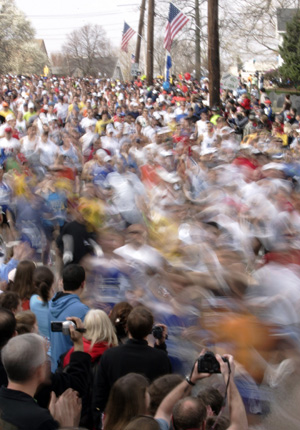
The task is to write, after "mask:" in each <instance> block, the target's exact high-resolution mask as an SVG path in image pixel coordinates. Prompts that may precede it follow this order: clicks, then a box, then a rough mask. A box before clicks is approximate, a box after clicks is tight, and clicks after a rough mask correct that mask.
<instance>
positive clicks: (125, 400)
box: [104, 373, 149, 430]
mask: <svg viewBox="0 0 300 430" xmlns="http://www.w3.org/2000/svg"><path fill="white" fill-rule="evenodd" d="M148 385H149V383H148V380H147V379H146V378H145V377H144V376H142V375H138V374H137V373H128V374H127V375H125V376H122V377H121V378H119V379H118V380H117V381H116V382H115V383H114V385H113V386H112V389H111V391H110V394H109V398H108V402H107V405H106V409H105V421H104V426H105V428H107V429H109V430H123V429H124V427H125V426H126V425H127V424H128V423H129V422H130V420H131V419H132V418H133V417H136V416H137V415H143V414H144V415H145V414H146V413H147V410H148V406H149V394H148V392H147V387H148Z"/></svg>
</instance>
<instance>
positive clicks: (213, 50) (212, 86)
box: [207, 0, 220, 107]
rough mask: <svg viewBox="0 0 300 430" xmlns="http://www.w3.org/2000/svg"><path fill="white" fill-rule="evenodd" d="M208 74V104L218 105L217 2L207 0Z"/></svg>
mask: <svg viewBox="0 0 300 430" xmlns="http://www.w3.org/2000/svg"><path fill="white" fill-rule="evenodd" d="M207 12H208V13H207V18H208V73H209V104H210V106H211V107H212V106H216V105H219V103H220V53H219V5H218V0H208V11H207Z"/></svg>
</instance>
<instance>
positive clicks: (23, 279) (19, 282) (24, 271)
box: [12, 260, 36, 300]
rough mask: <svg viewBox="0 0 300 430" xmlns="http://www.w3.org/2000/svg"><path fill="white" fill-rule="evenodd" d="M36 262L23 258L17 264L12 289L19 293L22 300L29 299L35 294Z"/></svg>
mask: <svg viewBox="0 0 300 430" xmlns="http://www.w3.org/2000/svg"><path fill="white" fill-rule="evenodd" d="M34 271H35V264H34V263H33V261H30V260H23V261H20V263H19V264H18V266H17V270H16V275H15V279H14V284H13V287H12V291H15V292H16V293H18V294H19V296H20V298H21V300H28V299H30V297H31V296H32V294H34V293H35V292H36V291H35V288H34V286H33V272H34Z"/></svg>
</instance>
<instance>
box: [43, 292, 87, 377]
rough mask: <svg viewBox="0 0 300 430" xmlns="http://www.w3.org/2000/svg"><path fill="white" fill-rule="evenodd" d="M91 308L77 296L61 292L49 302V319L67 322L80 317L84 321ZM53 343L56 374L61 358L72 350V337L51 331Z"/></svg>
mask: <svg viewBox="0 0 300 430" xmlns="http://www.w3.org/2000/svg"><path fill="white" fill-rule="evenodd" d="M88 311H89V308H88V307H87V306H86V305H84V304H83V303H81V301H80V298H79V296H77V294H70V293H64V292H59V293H56V294H55V296H54V297H53V299H51V300H50V302H49V317H50V322H51V321H65V320H66V318H67V317H78V318H80V319H81V320H82V321H83V320H84V317H85V315H86V314H87V312H88ZM50 342H51V371H52V372H55V370H56V368H57V361H58V360H59V357H60V356H61V355H62V354H64V353H65V352H66V351H68V350H69V349H70V348H72V346H73V343H72V341H71V339H70V336H66V335H64V334H62V333H53V332H51V331H50Z"/></svg>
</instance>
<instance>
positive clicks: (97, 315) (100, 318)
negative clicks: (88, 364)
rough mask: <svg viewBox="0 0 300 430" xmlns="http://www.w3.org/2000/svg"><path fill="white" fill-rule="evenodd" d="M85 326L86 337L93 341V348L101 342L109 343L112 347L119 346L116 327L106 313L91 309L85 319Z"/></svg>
mask: <svg viewBox="0 0 300 430" xmlns="http://www.w3.org/2000/svg"><path fill="white" fill-rule="evenodd" d="M84 326H85V328H86V332H85V335H84V337H85V338H86V339H87V340H90V341H91V347H92V346H93V345H94V344H95V343H99V342H107V343H108V345H111V346H117V345H118V339H117V336H116V333H115V330H114V327H113V325H112V323H111V321H110V319H109V318H108V316H107V315H106V313H105V312H104V311H101V310H100V309H91V310H90V311H89V312H88V313H87V314H86V316H85V318H84Z"/></svg>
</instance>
